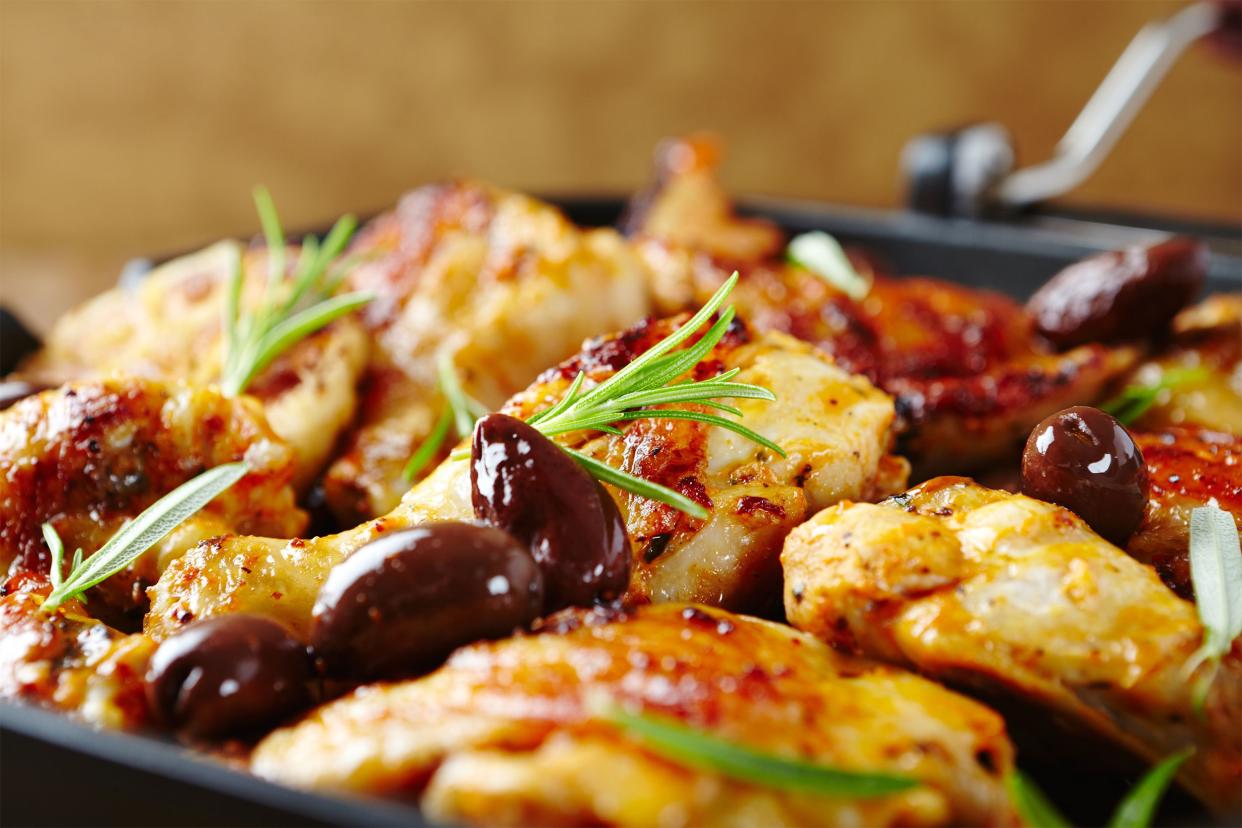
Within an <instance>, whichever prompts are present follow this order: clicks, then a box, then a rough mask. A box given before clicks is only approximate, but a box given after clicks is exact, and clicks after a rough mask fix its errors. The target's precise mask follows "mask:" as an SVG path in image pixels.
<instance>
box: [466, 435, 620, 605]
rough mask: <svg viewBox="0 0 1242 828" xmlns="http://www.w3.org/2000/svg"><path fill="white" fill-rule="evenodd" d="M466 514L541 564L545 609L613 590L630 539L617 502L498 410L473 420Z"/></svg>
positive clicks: (613, 594)
mask: <svg viewBox="0 0 1242 828" xmlns="http://www.w3.org/2000/svg"><path fill="white" fill-rule="evenodd" d="M470 498H471V500H472V501H473V503H474V514H475V516H476V517H478V518H479V519H480V520H485V521H487V522H488V523H491V524H493V525H494V526H499V527H500V528H501V529H504V530H505V531H506V532H508V533H509V534H511V535H513V537H515V538H517V539H518V540H519V541H521V542H523V543H525V544H527V546H528V547H529V548H530V551H531V554H532V555H533V556H534V558H535V562H536V563H538V564H539V567H540V569H542V570H543V579H544V585H545V589H546V593H547V600H546V603H545V605H544V610H545V611H546V612H553V611H555V610H558V609H562V608H564V607H569V606H590V605H592V604H594V603H596V602H598V601H610V600H612V599H614V598H619V597H620V596H621V595H622V593H624V592H625V588H626V587H627V586H628V585H629V582H630V543H629V538H628V537H627V535H626V531H625V521H623V520H622V519H621V513H620V512H619V511H618V510H617V504H616V503H614V502H613V500H612V496H611V495H609V494H608V492H607V491H605V490H604V487H603V486H601V485H600V484H599V483H597V482H596V481H595V478H593V477H591V475H589V474H587V472H586V471H585V470H584V469H583V468H582V467H581V466H579V465H578V464H577V463H576V462H575V461H574V460H573V458H571V457H569V455H567V454H565V452H564V451H562V450H561V449H560V448H558V447H557V445H556V444H555V443H553V442H552V441H551V440H549V439H548V438H547V437H544V436H543V435H542V434H540V433H539V432H538V431H536V430H535V429H534V428H532V427H531V426H529V425H527V424H526V423H524V422H522V421H521V420H519V419H516V418H514V417H510V416H508V415H505V414H489V415H488V416H486V417H484V418H483V419H481V420H479V422H478V424H477V425H475V427H474V440H473V444H472V446H471V453H470Z"/></svg>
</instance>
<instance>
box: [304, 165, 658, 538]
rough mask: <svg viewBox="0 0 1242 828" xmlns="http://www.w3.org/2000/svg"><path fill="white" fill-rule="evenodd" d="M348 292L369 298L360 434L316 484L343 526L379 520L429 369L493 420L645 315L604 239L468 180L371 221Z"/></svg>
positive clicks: (628, 271)
mask: <svg viewBox="0 0 1242 828" xmlns="http://www.w3.org/2000/svg"><path fill="white" fill-rule="evenodd" d="M353 255H354V256H357V257H359V258H360V259H361V261H362V263H361V264H360V265H359V266H358V267H356V268H354V269H353V270H351V272H350V275H349V283H350V285H351V286H352V287H354V288H356V289H361V290H367V291H371V292H373V293H375V294H376V295H377V298H376V300H375V301H373V302H372V303H371V305H370V306H369V307H368V308H367V309H366V311H365V314H364V319H365V322H366V325H367V328H368V330H369V333H370V336H371V337H372V340H373V342H374V348H373V350H372V354H371V360H370V363H369V365H368V366H367V372H366V391H365V394H364V397H363V401H362V407H361V413H360V424H359V427H358V428H357V429H356V431H354V433H353V434H352V435H351V436H350V438H349V440H348V442H347V444H346V445H345V449H344V452H343V453H342V454H341V456H339V457H338V458H337V459H336V461H335V462H334V463H333V465H332V467H331V469H330V470H329V471H328V474H327V477H326V478H325V481H324V488H325V492H326V495H327V499H328V503H329V504H330V505H331V507H332V509H333V511H334V512H335V514H336V515H337V517H338V519H340V521H341V522H342V525H351V524H354V523H357V522H359V521H363V520H367V519H368V518H373V517H377V516H379V515H383V514H385V513H387V512H389V511H391V510H392V509H393V508H395V507H396V506H397V504H398V503H399V502H400V500H401V497H402V495H404V494H405V493H406V491H407V490H408V489H409V486H410V484H409V481H407V480H406V479H405V478H404V477H403V476H402V470H403V468H404V467H405V464H406V461H407V460H408V459H409V457H410V455H411V454H413V453H414V451H415V449H417V448H418V446H419V444H421V443H422V442H423V440H424V439H425V438H426V437H427V436H428V434H429V433H430V432H431V430H432V427H433V425H434V424H435V421H436V419H437V418H438V417H439V416H440V411H441V406H442V405H443V397H442V396H441V394H440V392H439V390H438V386H437V361H438V360H440V359H444V358H447V359H451V360H452V363H453V365H454V367H455V368H456V371H457V373H458V375H459V377H460V381H461V384H462V386H463V387H464V389H465V390H466V392H467V393H469V394H471V395H472V396H474V397H475V398H477V399H478V400H479V401H480V402H482V403H483V404H484V405H486V406H488V407H490V408H495V407H498V406H499V405H500V404H501V403H503V402H504V401H505V400H506V399H507V398H508V397H510V396H511V395H513V394H514V393H516V392H518V391H520V390H521V389H523V388H525V387H526V386H527V385H529V384H530V382H531V381H532V380H533V379H534V378H535V377H536V376H537V375H538V374H539V372H540V371H543V370H544V369H545V368H547V367H548V366H549V365H553V364H555V363H557V362H558V361H560V360H562V359H565V358H566V357H568V356H570V355H572V354H573V353H574V352H575V351H576V350H577V349H578V348H579V347H581V345H582V341H583V340H584V339H586V338H587V337H591V336H598V335H602V334H605V333H608V332H611V331H615V330H618V329H620V328H624V327H625V326H627V325H632V324H634V323H635V322H637V321H639V320H640V319H642V318H643V317H644V316H646V315H647V314H648V313H650V310H651V305H650V300H649V298H648V288H647V277H646V272H645V270H644V269H643V267H642V264H641V262H639V260H638V258H637V257H636V256H635V255H634V254H633V253H632V252H631V251H630V249H629V247H628V246H627V245H626V244H625V243H624V241H623V240H622V239H621V237H620V236H618V235H617V233H616V232H615V231H612V230H606V229H600V230H581V229H579V228H577V227H575V226H574V225H573V224H571V223H570V222H569V221H568V220H567V219H566V218H565V217H564V216H563V215H562V214H561V213H560V211H558V210H556V209H555V208H553V207H551V206H549V205H547V204H544V203H542V202H540V201H537V200H535V199H533V198H530V197H528V196H525V195H520V194H518V193H513V192H509V191H505V190H500V189H497V188H493V187H490V186H487V185H484V184H480V183H476V182H459V183H451V184H442V185H433V186H428V187H424V188H422V189H420V190H416V191H414V192H413V193H410V194H409V195H407V196H406V197H405V198H403V199H402V200H401V202H400V204H399V205H398V206H397V209H396V210H395V211H394V212H392V213H389V214H386V215H384V216H381V217H379V218H377V219H375V220H374V221H373V222H372V223H371V224H370V225H369V226H368V227H367V228H365V229H364V230H363V231H362V233H361V235H360V237H359V238H358V240H357V241H356V243H355V245H354V251H353Z"/></svg>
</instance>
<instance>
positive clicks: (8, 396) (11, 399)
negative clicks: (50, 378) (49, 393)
mask: <svg viewBox="0 0 1242 828" xmlns="http://www.w3.org/2000/svg"><path fill="white" fill-rule="evenodd" d="M48 387H49V386H46V385H39V384H36V383H33V382H26V381H25V380H9V381H8V382H0V411H3V410H4V409H6V408H9V407H10V406H12V405H14V404H15V403H19V402H21V401H22V400H24V399H26V398H27V397H33V396H34V395H35V394H38V393H39V392H40V391H46V390H47V389H48Z"/></svg>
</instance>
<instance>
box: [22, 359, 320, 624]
mask: <svg viewBox="0 0 1242 828" xmlns="http://www.w3.org/2000/svg"><path fill="white" fill-rule="evenodd" d="M242 459H245V460H246V461H247V462H248V463H249V464H250V467H251V470H250V473H249V474H247V475H246V476H245V477H244V478H243V479H242V480H240V481H239V482H238V483H236V484H235V485H234V486H233V487H232V488H230V489H229V490H228V491H226V492H225V493H224V494H222V495H220V496H219V497H217V498H216V499H215V500H213V501H212V502H211V503H210V504H209V505H208V506H207V507H205V508H204V509H203V510H202V511H200V512H199V513H198V514H197V515H195V516H194V517H192V518H190V519H188V520H187V521H185V522H184V523H182V524H181V525H180V526H179V527H178V528H177V529H175V530H174V531H173V532H172V533H170V534H169V535H168V536H167V537H166V538H165V539H164V540H163V541H161V542H160V543H159V544H157V545H156V546H155V547H154V548H153V549H152V550H151V551H150V552H148V553H147V554H146V555H144V556H143V557H141V558H139V559H138V560H137V561H135V562H134V564H133V565H132V566H131V567H130V568H129V570H128V571H127V572H126V573H123V574H120V575H117V576H116V577H114V578H110V579H109V580H108V581H106V582H104V583H103V584H101V585H100V587H99V588H97V589H96V590H93V591H92V594H93V595H98V596H102V597H103V599H104V602H105V603H106V604H109V605H111V606H113V607H119V608H129V607H133V606H136V605H138V606H141V605H142V604H144V603H145V599H144V596H143V588H145V587H146V586H147V585H149V584H152V583H154V582H155V580H156V579H157V578H158V577H159V574H160V573H161V572H162V571H163V570H164V568H165V567H166V566H167V565H168V564H169V562H170V561H172V560H173V559H174V558H176V557H177V556H179V555H180V554H181V553H182V552H184V551H185V550H186V549H189V548H190V547H191V546H193V545H194V544H195V543H197V542H198V541H200V540H202V539H203V538H208V537H212V536H213V535H221V534H224V533H226V532H235V531H240V532H263V533H278V534H285V535H296V534H297V533H299V532H301V531H302V530H303V529H304V528H305V526H306V515H305V513H303V512H302V511H301V510H299V509H298V508H297V507H296V505H295V503H294V492H293V488H292V486H291V482H292V479H293V475H294V459H293V453H292V452H291V451H290V449H289V448H288V447H287V446H286V445H285V444H284V443H283V442H281V441H280V439H279V438H277V437H276V436H275V435H274V434H273V433H272V431H271V429H270V428H269V427H268V425H267V423H266V421H265V420H264V418H263V411H262V409H261V408H260V406H259V405H257V404H256V403H255V401H254V400H251V399H245V398H243V399H234V400H230V399H225V398H223V397H221V396H220V395H219V394H218V393H216V392H215V391H212V390H208V389H203V388H197V389H196V388H190V387H188V386H183V385H179V384H175V383H174V384H164V383H160V382H155V381H151V380H141V379H134V378H129V379H110V380H98V381H89V382H77V383H71V384H69V385H67V386H65V387H63V388H61V389H59V390H55V391H47V392H44V393H42V394H39V395H37V396H34V397H29V398H27V399H25V400H22V401H21V402H19V403H17V404H16V405H14V406H13V407H11V408H9V409H7V410H6V411H3V412H0V567H3V568H4V570H7V572H8V575H9V576H15V575H18V574H28V575H29V574H33V575H36V576H37V577H38V579H39V580H40V581H45V580H46V578H47V574H48V569H49V566H50V557H49V552H48V550H47V547H46V545H45V543H44V540H43V534H42V531H41V526H42V524H43V523H44V521H50V522H51V523H52V524H53V525H54V526H55V527H56V530H57V532H58V533H59V534H60V536H61V538H62V539H63V540H64V543H65V547H66V549H67V550H68V552H69V554H72V551H73V550H74V549H75V548H77V547H81V548H82V549H83V550H84V552H85V553H86V554H87V555H88V556H89V555H90V554H91V553H93V552H94V551H95V550H96V549H98V548H99V547H100V546H102V545H103V544H104V542H105V541H106V540H107V539H108V538H109V537H111V536H112V534H114V533H115V532H116V530H117V529H119V528H120V526H121V525H122V524H123V523H124V522H125V521H127V520H128V519H130V518H133V517H135V516H136V515H138V514H139V513H140V512H141V511H142V510H143V509H145V508H146V507H147V506H150V505H151V504H152V503H154V502H155V501H156V500H157V499H158V498H159V497H161V496H163V495H165V494H167V493H168V492H170V491H172V490H173V489H174V488H176V487H177V486H179V485H180V484H182V483H184V482H185V481H186V480H189V479H190V478H191V477H193V476H194V475H196V474H198V473H199V472H202V471H204V470H206V469H208V468H212V467H215V466H218V465H221V464H222V463H228V462H232V461H235V460H242Z"/></svg>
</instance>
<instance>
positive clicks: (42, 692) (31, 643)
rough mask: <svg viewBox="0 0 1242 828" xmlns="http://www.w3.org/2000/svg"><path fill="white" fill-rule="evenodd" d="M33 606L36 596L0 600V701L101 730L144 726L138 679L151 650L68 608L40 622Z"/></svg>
mask: <svg viewBox="0 0 1242 828" xmlns="http://www.w3.org/2000/svg"><path fill="white" fill-rule="evenodd" d="M19 579H20V578H19ZM12 580H13V579H10V584H8V585H6V589H13V588H14V586H15V585H14V584H13V583H12ZM39 604H40V598H39V597H38V595H37V592H28V591H25V590H23V589H21V588H20V587H18V588H17V589H16V591H12V592H6V593H5V594H2V595H0V642H3V646H0V699H5V700H9V701H22V702H28V703H33V704H39V705H43V706H47V707H55V708H59V709H61V710H65V711H68V712H72V713H74V714H75V715H77V716H80V717H81V718H83V719H85V720H86V721H88V722H90V723H91V724H94V725H97V726H100V727H113V728H121V729H131V728H136V727H139V726H141V725H142V724H144V723H145V722H146V721H147V702H146V696H145V695H144V690H143V683H142V677H143V674H144V673H145V672H146V666H147V661H148V660H149V659H150V657H151V652H152V651H153V650H154V648H155V644H154V642H152V641H151V639H149V638H147V637H146V636H144V635H122V634H120V633H118V632H117V631H115V630H113V629H111V628H109V627H108V626H106V625H104V624H102V623H100V622H99V621H95V620H94V619H91V618H87V617H85V616H82V615H79V614H78V613H77V612H74V611H70V607H66V610H65V611H62V612H56V613H51V614H46V615H45V614H43V613H41V612H39ZM71 606H72V607H74V608H76V607H77V606H78V605H77V602H73V603H72V605H71Z"/></svg>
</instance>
